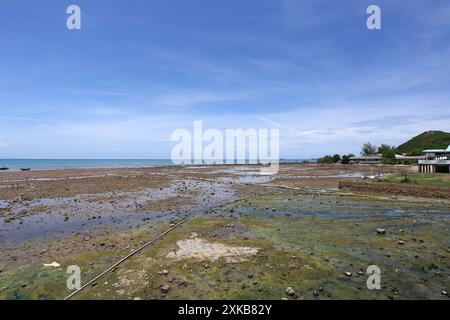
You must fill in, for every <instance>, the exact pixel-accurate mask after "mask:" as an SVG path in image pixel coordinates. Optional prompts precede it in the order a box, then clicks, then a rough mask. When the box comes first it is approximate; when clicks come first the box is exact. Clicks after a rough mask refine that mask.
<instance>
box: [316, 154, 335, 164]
mask: <svg viewBox="0 0 450 320" xmlns="http://www.w3.org/2000/svg"><path fill="white" fill-rule="evenodd" d="M317 163H326V164H328V163H334V160H333V157H332V156H329V155H328V156H324V157H322V158H320V159H319V160H317Z"/></svg>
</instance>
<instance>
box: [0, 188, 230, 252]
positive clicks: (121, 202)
mask: <svg viewBox="0 0 450 320" xmlns="http://www.w3.org/2000/svg"><path fill="white" fill-rule="evenodd" d="M184 187H186V188H187V189H188V190H189V191H194V192H195V191H196V190H198V191H199V193H200V195H199V196H194V197H193V198H192V200H191V201H189V203H188V204H186V205H179V206H178V207H176V208H170V209H167V210H166V211H165V212H162V211H158V209H156V210H151V209H150V210H143V211H140V208H139V206H140V205H146V204H149V203H150V207H151V203H152V202H153V201H164V200H165V199H169V198H171V197H175V196H177V195H179V192H178V191H177V189H179V188H184ZM227 191H228V192H227ZM212 194H213V195H212ZM112 196H114V197H112ZM232 197H234V194H233V192H229V190H227V188H226V187H225V186H221V185H216V184H215V185H211V184H210V183H208V182H197V181H196V182H188V183H183V182H181V183H175V184H173V185H171V186H169V187H167V188H163V189H146V190H140V191H136V192H132V193H122V192H121V193H114V194H113V193H105V194H101V195H84V196H77V197H70V198H54V199H39V200H35V201H31V202H26V203H23V204H19V205H16V206H14V207H13V208H12V209H11V210H9V212H8V213H7V214H5V218H8V217H11V216H15V215H16V214H19V213H21V212H22V210H27V211H28V212H30V210H33V213H29V214H28V215H25V216H22V217H17V218H16V219H14V220H12V221H10V222H8V223H6V222H5V221H4V219H1V218H0V242H2V243H6V242H19V241H24V240H29V239H33V238H49V237H55V238H56V237H58V236H65V235H70V234H73V233H77V232H79V233H82V232H86V231H89V229H92V228H98V227H112V228H114V229H124V228H130V227H135V226H137V225H138V224H142V223H148V222H160V221H167V220H172V219H179V218H184V217H187V216H189V215H195V214H198V213H200V212H201V211H203V210H207V209H208V208H210V207H213V206H216V205H218V204H220V203H223V202H224V201H227V200H228V199H231V198H232ZM99 198H101V199H102V200H101V201H98V199H99ZM8 204H9V203H8ZM41 207H42V210H40V208H41ZM44 210H45V212H44ZM66 216H67V217H68V219H66ZM99 217H100V218H99Z"/></svg>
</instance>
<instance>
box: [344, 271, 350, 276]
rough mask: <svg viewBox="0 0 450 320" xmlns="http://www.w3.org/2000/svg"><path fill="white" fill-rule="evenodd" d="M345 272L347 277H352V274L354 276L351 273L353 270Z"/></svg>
mask: <svg viewBox="0 0 450 320" xmlns="http://www.w3.org/2000/svg"><path fill="white" fill-rule="evenodd" d="M344 274H345V275H346V276H347V277H351V276H352V273H351V272H344Z"/></svg>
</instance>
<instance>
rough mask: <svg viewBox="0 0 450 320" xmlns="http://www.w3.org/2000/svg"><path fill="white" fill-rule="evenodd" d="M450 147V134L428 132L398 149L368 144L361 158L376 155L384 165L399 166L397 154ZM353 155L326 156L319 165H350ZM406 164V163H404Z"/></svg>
mask: <svg viewBox="0 0 450 320" xmlns="http://www.w3.org/2000/svg"><path fill="white" fill-rule="evenodd" d="M449 145H450V133H448V132H443V131H426V132H423V133H421V134H419V135H417V136H415V137H414V138H412V139H410V140H408V141H407V142H405V143H403V144H401V145H399V146H398V147H396V146H394V145H390V144H385V143H383V144H381V145H380V146H377V145H375V144H373V143H370V142H366V143H364V144H363V145H362V146H361V156H363V157H369V156H375V155H382V157H383V164H397V163H398V161H397V160H396V158H395V155H396V154H401V155H408V156H418V155H422V154H423V150H426V149H445V148H447V147H448V146H449ZM353 156H354V155H353V154H348V155H343V156H340V155H334V156H332V155H326V156H324V157H322V158H320V159H319V160H318V161H317V162H318V163H325V164H331V163H342V164H348V163H349V162H350V159H349V158H350V157H353ZM403 162H404V161H403Z"/></svg>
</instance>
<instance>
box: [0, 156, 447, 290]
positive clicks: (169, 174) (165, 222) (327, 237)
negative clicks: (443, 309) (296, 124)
mask: <svg viewBox="0 0 450 320" xmlns="http://www.w3.org/2000/svg"><path fill="white" fill-rule="evenodd" d="M409 169H410V168H409V167H406V166H405V167H393V166H392V167H391V166H385V167H383V173H384V174H395V173H397V172H399V171H405V170H406V171H407V170H409ZM377 171H379V168H375V167H371V166H364V165H361V166H359V165H353V166H338V165H315V164H309V165H305V164H282V165H281V168H280V172H279V174H278V175H275V176H273V177H271V178H266V177H265V178H262V177H261V176H259V175H258V173H259V167H257V166H247V165H243V166H179V167H177V166H167V167H154V168H109V169H71V170H60V171H58V170H54V171H40V172H4V173H1V174H0V208H2V209H0V253H1V254H0V271H1V272H0V298H1V299H62V298H64V297H66V296H67V295H68V294H70V293H71V291H70V290H68V289H67V287H66V280H67V278H68V276H69V275H67V273H66V268H67V266H69V265H77V266H79V267H80V268H81V272H82V274H81V277H82V283H86V282H87V281H89V280H90V279H92V278H93V277H95V276H96V275H98V274H100V273H101V272H102V271H104V270H105V269H107V268H108V267H109V266H111V265H112V264H114V263H115V262H116V261H118V260H120V259H121V258H122V257H124V256H126V255H127V254H129V253H130V252H132V251H133V250H136V249H137V248H139V247H140V246H142V245H143V244H144V243H146V242H147V241H150V240H151V239H153V238H155V237H157V236H158V235H160V234H161V233H163V232H164V231H166V230H168V229H169V228H171V226H173V225H175V224H177V223H178V222H180V221H183V219H185V218H188V217H193V219H191V220H189V221H187V222H186V223H184V224H183V225H182V226H181V227H180V228H177V229H174V230H173V231H172V232H170V233H168V234H167V235H166V236H165V237H164V238H162V239H161V240H160V241H158V242H157V243H155V244H154V245H153V246H150V247H148V248H146V249H145V250H143V251H142V252H140V253H139V254H137V255H135V256H133V257H131V258H130V259H128V260H127V261H125V262H124V263H123V264H121V265H120V266H118V268H116V269H115V270H114V271H113V272H110V273H108V274H106V275H105V276H104V277H102V278H100V279H98V280H97V281H96V282H94V283H93V284H92V285H90V286H88V287H87V288H85V289H84V290H83V291H81V292H80V293H79V294H78V295H76V296H75V297H74V299H223V298H224V299H448V297H447V295H446V294H447V293H448V292H449V289H450V233H449V226H450V223H449V218H450V202H448V201H446V200H437V199H429V198H428V199H426V198H423V199H422V198H420V197H408V196H393V195H389V194H364V193H351V192H342V191H340V190H339V189H338V187H337V186H338V184H339V182H340V181H346V180H348V179H351V180H356V181H358V180H362V177H363V176H373V175H374V174H376V173H377ZM377 230H383V231H384V232H383V233H380V232H377ZM52 262H57V263H58V264H59V265H60V266H59V267H45V266H44V264H51V263H52ZM370 265H377V266H379V267H380V269H381V272H382V274H381V289H380V290H369V289H368V288H367V285H366V281H367V278H368V275H367V274H366V270H367V267H368V266H370ZM287 288H290V289H291V290H287Z"/></svg>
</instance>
